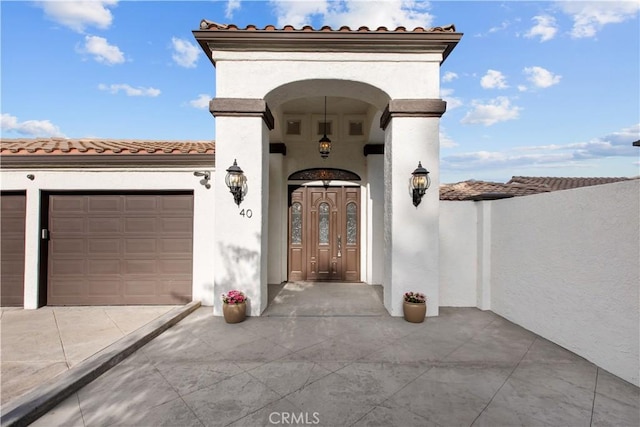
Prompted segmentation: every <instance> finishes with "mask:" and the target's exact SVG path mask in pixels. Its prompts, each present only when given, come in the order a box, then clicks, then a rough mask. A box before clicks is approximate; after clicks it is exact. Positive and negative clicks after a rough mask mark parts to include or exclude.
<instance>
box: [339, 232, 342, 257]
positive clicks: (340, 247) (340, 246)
mask: <svg viewBox="0 0 640 427" xmlns="http://www.w3.org/2000/svg"><path fill="white" fill-rule="evenodd" d="M341 256H342V236H341V235H339V234H338V258H340V257H341Z"/></svg>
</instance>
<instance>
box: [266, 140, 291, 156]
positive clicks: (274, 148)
mask: <svg viewBox="0 0 640 427" xmlns="http://www.w3.org/2000/svg"><path fill="white" fill-rule="evenodd" d="M269 154H282V155H283V156H286V155H287V146H286V145H284V143H283V142H273V143H271V144H269Z"/></svg>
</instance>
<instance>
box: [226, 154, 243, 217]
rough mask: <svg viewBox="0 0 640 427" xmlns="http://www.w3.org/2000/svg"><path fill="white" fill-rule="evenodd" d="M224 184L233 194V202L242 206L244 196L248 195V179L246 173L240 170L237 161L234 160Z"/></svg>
mask: <svg viewBox="0 0 640 427" xmlns="http://www.w3.org/2000/svg"><path fill="white" fill-rule="evenodd" d="M224 182H225V183H226V184H227V187H229V191H231V194H233V200H234V201H235V202H236V205H238V206H240V203H242V201H243V200H244V196H246V195H247V189H248V188H247V177H246V176H244V172H243V171H242V169H240V166H238V163H237V162H236V160H235V159H234V160H233V165H232V166H230V167H229V169H227V176H226V177H225V178H224Z"/></svg>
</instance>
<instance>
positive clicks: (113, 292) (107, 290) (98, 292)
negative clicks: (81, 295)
mask: <svg viewBox="0 0 640 427" xmlns="http://www.w3.org/2000/svg"><path fill="white" fill-rule="evenodd" d="M86 289H87V297H88V298H95V297H111V298H112V299H116V300H117V299H120V298H121V295H122V289H123V284H122V280H115V279H114V280H100V279H94V280H92V281H90V282H89V284H88V286H87V287H86Z"/></svg>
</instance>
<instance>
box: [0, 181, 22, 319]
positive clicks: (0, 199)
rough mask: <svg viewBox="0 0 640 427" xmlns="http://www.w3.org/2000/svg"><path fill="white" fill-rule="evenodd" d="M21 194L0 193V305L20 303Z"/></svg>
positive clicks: (16, 304)
mask: <svg viewBox="0 0 640 427" xmlns="http://www.w3.org/2000/svg"><path fill="white" fill-rule="evenodd" d="M25 212H26V197H25V195H24V194H17V193H16V194H14V193H2V196H0V234H1V236H0V242H1V247H0V269H1V270H0V305H2V306H3V307H6V306H23V305H24V220H25Z"/></svg>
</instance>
